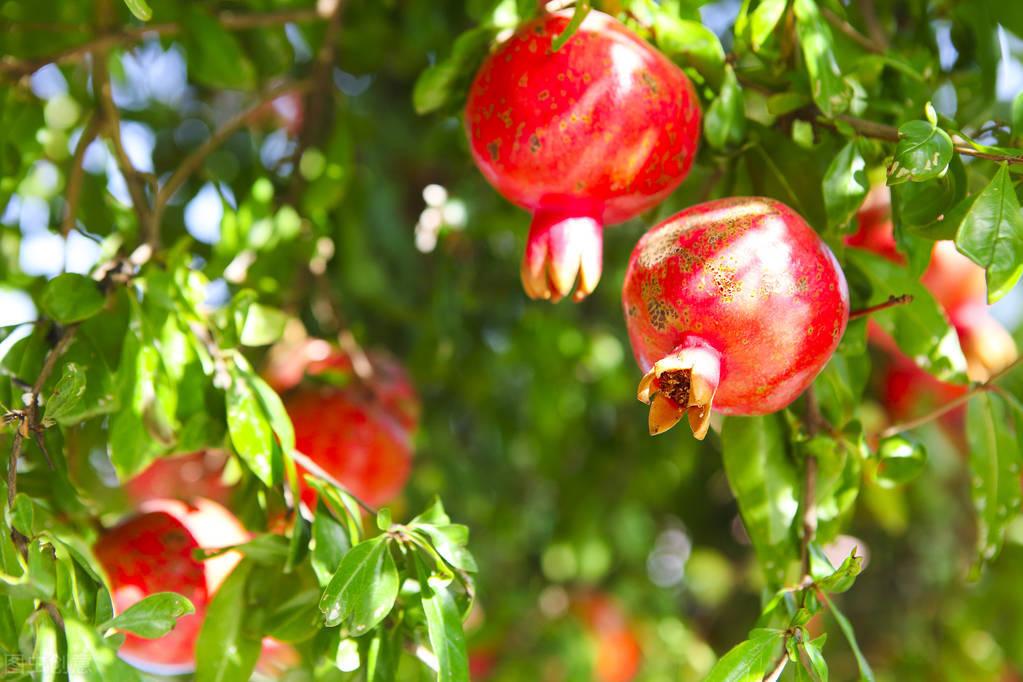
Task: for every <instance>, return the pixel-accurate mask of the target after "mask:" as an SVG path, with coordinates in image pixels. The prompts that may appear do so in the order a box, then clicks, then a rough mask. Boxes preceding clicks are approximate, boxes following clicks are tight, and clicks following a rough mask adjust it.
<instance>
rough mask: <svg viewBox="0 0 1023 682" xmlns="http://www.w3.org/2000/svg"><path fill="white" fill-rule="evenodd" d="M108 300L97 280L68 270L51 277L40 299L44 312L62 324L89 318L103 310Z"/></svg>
mask: <svg viewBox="0 0 1023 682" xmlns="http://www.w3.org/2000/svg"><path fill="white" fill-rule="evenodd" d="M105 302H106V299H105V298H104V297H103V294H101V293H100V291H99V287H97V286H96V282H94V281H93V280H91V279H89V278H88V277H85V276H83V275H77V274H75V273H72V272H66V273H64V274H62V275H58V276H56V277H54V278H53V279H51V280H50V281H49V282H48V283H47V284H46V288H45V289H44V290H43V295H42V298H41V299H40V301H39V304H40V306H42V309H43V312H44V313H46V314H47V316H49V317H50V318H52V319H54V320H56V321H57V322H60V323H61V324H71V323H73V322H81V321H82V320H85V319H88V318H90V317H92V316H93V315H95V314H96V313H98V312H99V311H101V310H102V309H103V306H104V304H105Z"/></svg>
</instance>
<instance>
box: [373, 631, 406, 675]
mask: <svg viewBox="0 0 1023 682" xmlns="http://www.w3.org/2000/svg"><path fill="white" fill-rule="evenodd" d="M400 660H401V632H400V631H398V630H397V628H395V629H391V630H388V629H387V628H380V629H379V630H377V631H376V632H375V633H374V634H373V639H372V640H370V643H369V651H368V652H367V653H366V680H367V682H392V681H393V680H394V679H396V678H397V675H398V663H399V662H400Z"/></svg>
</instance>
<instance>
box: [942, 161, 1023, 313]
mask: <svg viewBox="0 0 1023 682" xmlns="http://www.w3.org/2000/svg"><path fill="white" fill-rule="evenodd" d="M956 248H958V249H959V250H960V251H961V252H962V253H964V254H965V255H966V256H967V257H969V259H970V260H972V261H973V262H974V263H976V264H977V265H980V266H981V267H983V268H984V269H985V270H986V271H987V298H988V303H994V302H996V301H998V300H1000V299H1001V298H1002V297H1003V296H1005V295H1006V294H1007V293H1009V292H1010V291H1011V290H1012V288H1013V287H1014V286H1016V282H1018V281H1019V278H1020V276H1021V275H1023V214H1021V213H1020V205H1019V200H1018V199H1017V198H1016V190H1015V189H1014V188H1013V183H1012V176H1010V175H1009V168H1008V166H1007V165H1006V164H1002V166H1001V167H1000V168H999V169H998V172H997V173H995V176H994V177H993V178H991V182H990V183H988V186H987V187H985V188H984V189H983V190H982V191H981V192H980V194H979V195H978V196H977V198H976V199H975V200H974V201H973V204H972V206H970V208H969V210H968V211H967V213H966V215H965V217H964V218H963V221H962V223H961V224H960V225H959V231H958V232H957V233H956Z"/></svg>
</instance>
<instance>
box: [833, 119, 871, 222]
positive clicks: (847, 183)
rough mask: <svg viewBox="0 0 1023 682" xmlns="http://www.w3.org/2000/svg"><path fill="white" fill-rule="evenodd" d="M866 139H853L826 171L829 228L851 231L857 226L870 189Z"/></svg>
mask: <svg viewBox="0 0 1023 682" xmlns="http://www.w3.org/2000/svg"><path fill="white" fill-rule="evenodd" d="M861 146H862V143H861V142H860V141H859V140H858V139H855V140H849V142H847V143H846V145H845V146H844V147H842V149H841V150H840V151H839V152H838V155H837V156H835V158H834V159H832V160H831V163H830V164H828V170H827V171H826V172H825V173H824V183H823V184H824V208H825V210H826V211H827V214H828V229H831V230H839V231H843V232H848V231H851V230H854V229H855V226H856V221H855V220H854V218H855V217H856V214H857V212H858V211H859V209H860V206H862V205H863V200H864V199H865V198H866V196H867V191H868V190H869V189H870V181H869V180H868V179H867V170H866V169H867V162H866V161H865V160H864V159H863V153H862V151H861Z"/></svg>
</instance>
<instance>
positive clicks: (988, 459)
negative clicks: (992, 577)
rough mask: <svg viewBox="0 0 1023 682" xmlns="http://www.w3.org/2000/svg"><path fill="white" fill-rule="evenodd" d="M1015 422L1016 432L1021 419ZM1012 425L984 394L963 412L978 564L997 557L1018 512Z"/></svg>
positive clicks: (1001, 405) (1017, 453)
mask: <svg viewBox="0 0 1023 682" xmlns="http://www.w3.org/2000/svg"><path fill="white" fill-rule="evenodd" d="M1015 421H1016V427H1017V429H1018V428H1019V427H1020V420H1019V419H1016V420H1015ZM1012 422H1013V419H1012V415H1011V413H1010V412H1009V411H1008V408H1007V406H1006V404H1005V401H1004V400H1003V399H1002V398H1001V397H1000V396H998V395H995V394H993V393H990V392H987V391H984V392H981V393H980V394H979V395H977V396H975V397H974V398H973V399H972V400H971V401H970V404H969V407H968V408H967V411H966V438H967V441H968V442H969V444H970V472H971V474H972V480H973V485H972V489H971V493H972V498H973V506H974V509H975V510H976V512H977V525H978V531H977V551H978V553H979V555H980V562H981V563H983V562H985V561H990V560H991V559H994V558H995V557H996V556H997V555H998V552H999V551H1000V550H1001V547H1002V540H1003V538H1004V536H1005V527H1006V525H1007V524H1008V523H1009V522H1010V521H1011V520H1012V519H1013V518H1015V517H1016V514H1018V513H1019V510H1020V475H1019V471H1020V464H1021V460H1023V452H1021V449H1020V439H1019V438H1017V437H1016V436H1015V435H1014V434H1013V433H1012V431H1011V430H1010V428H1009V425H1010V424H1012ZM979 567H980V566H979V565H978V566H977V568H978V569H979Z"/></svg>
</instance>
